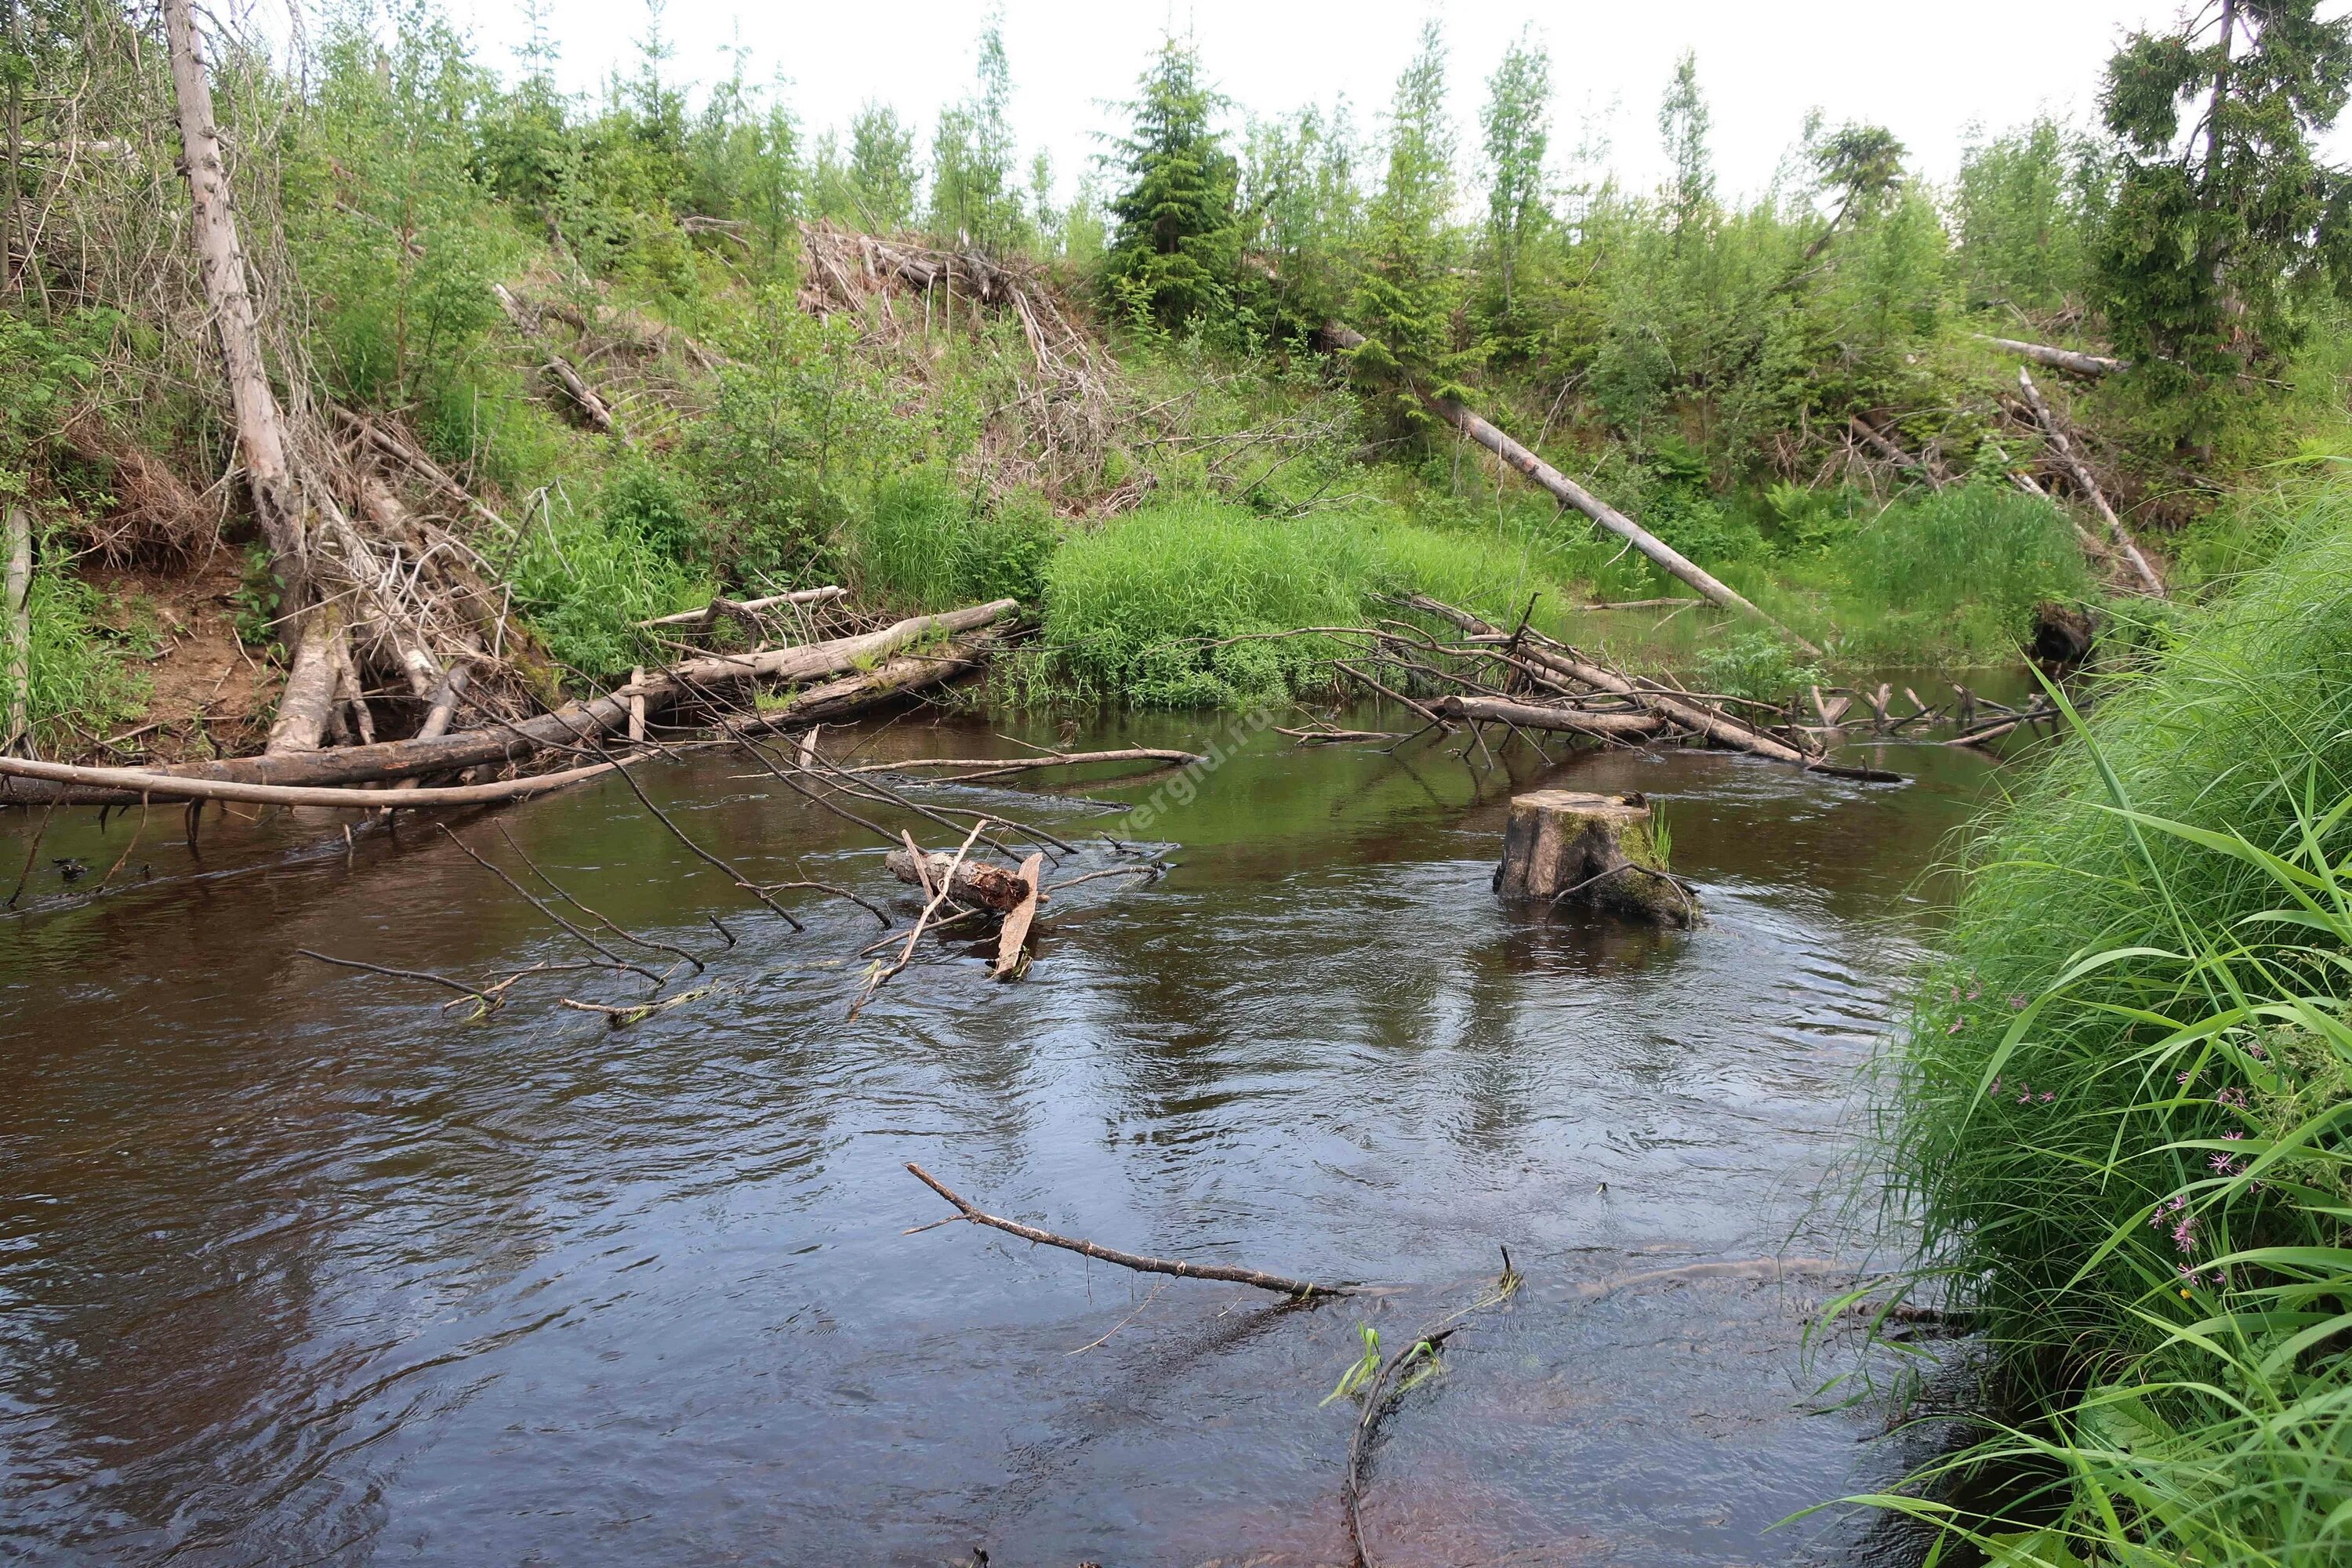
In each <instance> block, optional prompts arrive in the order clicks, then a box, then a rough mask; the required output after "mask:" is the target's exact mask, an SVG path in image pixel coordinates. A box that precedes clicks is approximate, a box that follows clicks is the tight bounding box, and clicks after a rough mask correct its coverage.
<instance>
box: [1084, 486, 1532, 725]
mask: <svg viewBox="0 0 2352 1568" xmlns="http://www.w3.org/2000/svg"><path fill="white" fill-rule="evenodd" d="M1415 590H1418V591H1420V592H1424V593H1429V594H1433V595H1436V596H1438V597H1440V598H1444V599H1446V600H1449V601H1450V602H1453V603H1455V604H1460V605H1465V606H1466V607H1468V608H1470V609H1473V610H1475V611H1477V612H1478V613H1480V614H1482V615H1486V616H1493V617H1495V618H1496V619H1498V620H1499V619H1504V618H1507V617H1513V616H1516V615H1517V613H1518V611H1519V609H1520V608H1521V607H1523V606H1524V605H1525V603H1526V600H1527V598H1528V595H1531V594H1535V593H1538V592H1542V593H1543V594H1545V595H1546V602H1547V603H1548V604H1549V605H1559V603H1560V602H1561V599H1562V595H1561V590H1560V587H1559V584H1558V582H1557V581H1556V580H1555V579H1554V578H1553V577H1552V576H1551V575H1550V574H1549V571H1548V570H1547V569H1546V562H1545V558H1544V556H1543V555H1542V553H1541V552H1539V551H1538V549H1536V548H1535V547H1533V546H1530V545H1524V544H1514V543H1513V542H1510V541H1508V540H1507V539H1505V538H1502V537H1500V536H1498V535H1496V534H1495V533H1492V532H1481V531H1438V530H1435V529H1431V528H1426V527H1423V526H1420V525H1418V524H1416V523H1413V522H1411V521H1405V520H1404V518H1403V517H1402V515H1401V514H1400V513H1398V512H1397V511H1396V510H1394V509H1392V508H1390V507H1386V506H1382V505H1377V504H1374V505H1366V506H1360V507H1358V508H1356V509H1353V510H1346V511H1326V512H1314V513H1309V514H1307V516H1304V517H1295V518H1281V517H1267V516H1262V515H1260V514H1258V513H1255V512H1253V511H1250V510H1246V509H1244V508H1241V507H1237V506H1233V505H1230V504H1226V503H1223V502H1219V501H1214V500H1205V499H1198V498H1193V499H1178V500H1167V501H1162V502H1160V503H1159V504H1156V505H1153V506H1149V507H1146V508H1144V509H1143V510H1139V511H1137V512H1135V513H1133V514H1132V515H1130V516H1128V517H1124V518H1121V519H1119V520H1118V521H1115V522H1111V523H1109V524H1107V525H1105V526H1103V527H1102V528H1099V529H1097V530H1096V531H1093V532H1090V533H1085V534H1080V535H1077V536H1075V537H1073V538H1071V539H1069V540H1067V541H1066V542H1064V544H1063V545H1062V547H1061V549H1060V550H1059V551H1058V552H1055V555H1054V557H1053V558H1052V560H1051V561H1050V562H1049V563H1047V565H1046V568H1045V658H1046V660H1047V661H1048V664H1049V666H1050V675H1051V679H1052V681H1053V683H1055V685H1056V686H1057V687H1058V689H1060V690H1061V691H1063V692H1064V693H1066V694H1068V695H1075V696H1079V697H1087V698H1107V697H1112V696H1124V697H1126V698H1127V699H1128V700H1131V701H1134V702H1136V703H1138V704H1140V705H1144V706H1150V707H1169V708H1194V707H1231V706H1249V705H1254V704H1257V703H1262V702H1267V701H1275V700H1281V699H1283V698H1286V697H1288V696H1290V695H1293V694H1294V693H1297V692H1298V691H1301V690H1304V689H1307V688H1309V687H1312V686H1316V685H1319V684H1321V683H1323V681H1324V680H1325V679H1327V677H1328V662H1327V661H1328V659H1329V658H1332V657H1333V656H1334V655H1337V654H1339V653H1342V652H1344V651H1346V649H1345V648H1343V647H1342V646H1341V645H1340V644H1339V643H1337V642H1335V641H1334V640H1333V639H1330V638H1326V637H1314V636H1302V637H1276V636H1271V635H1269V634H1276V633H1286V632H1293V631H1297V630H1299V629H1301V628H1307V627H1313V626H1356V625H1360V624H1361V623H1362V622H1363V621H1364V620H1365V618H1366V617H1367V616H1370V615H1373V614H1376V613H1392V612H1390V611H1388V610H1386V608H1385V607H1384V606H1381V605H1378V604H1377V603H1376V600H1375V596H1376V595H1382V594H1400V593H1404V592H1409V591H1415ZM1538 620H1539V622H1543V623H1545V624H1546V625H1547V627H1548V629H1554V630H1557V629H1559V620H1558V616H1557V613H1556V612H1554V613H1553V614H1552V615H1549V616H1546V615H1543V614H1541V613H1539V614H1538Z"/></svg>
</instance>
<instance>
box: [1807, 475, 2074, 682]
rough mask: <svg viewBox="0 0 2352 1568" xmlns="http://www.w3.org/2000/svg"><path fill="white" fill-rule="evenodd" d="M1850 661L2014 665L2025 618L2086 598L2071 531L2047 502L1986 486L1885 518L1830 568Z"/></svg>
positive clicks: (1914, 503) (1860, 534) (1904, 504)
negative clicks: (2049, 603)
mask: <svg viewBox="0 0 2352 1568" xmlns="http://www.w3.org/2000/svg"><path fill="white" fill-rule="evenodd" d="M1832 566H1833V567H1836V568H1842V569H1843V574H1844V577H1845V588H1844V591H1843V592H1842V593H1840V594H1839V595H1838V599H1839V605H1838V610H1839V614H1838V616H1837V620H1838V625H1839V627H1840V630H1841V632H1842V633H1843V636H1844V637H1845V640H1846V643H1847V646H1848V648H1849V650H1850V651H1851V652H1853V653H1856V654H1859V655H1861V656H1864V657H1869V658H1890V659H1903V658H1948V657H1952V656H1955V655H1958V656H1961V657H1971V658H2013V657H2015V655H2016V652H2017V650H2018V648H2019V647H2021V646H2022V645H2023V644H2024V643H2025V642H2026V641H2027V639H2028V637H2030V635H2031V632H2032V624H2033V607H2034V605H2037V604H2040V603H2042V601H2044V600H2049V599H2057V600H2080V599H2083V598H2084V597H2086V596H2088V595H2090V593H2091V592H2092V583H2091V577H2090V573H2089V571H2088V570H2087V569H2086V568H2085V567H2084V563H2083V553H2082V550H2081V548H2080V546H2079V545H2077V543H2076V542H2075V540H2074V531H2073V529H2072V528H2071V527H2070V526H2069V525H2068V523H2067V522H2066V520H2065V519H2064V518H2063V517H2062V516H2060V515H2059V513H2058V511H2057V510H2056V509H2055V508H2053V507H2052V506H2051V505H2050V503H2049V502H2047V501H2044V500H2039V499H2037V498H2036V497H2033V496H2029V495H2024V494H2022V493H2021V492H2019V491H2016V490H2013V489H2007V488H2005V487H2001V486H1997V485H1993V484H1990V483H1985V482H1981V481H1979V482H1973V483H1969V484H1967V485H1962V486H1958V487H1956V488H1954V489H1947V490H1941V491H1938V492H1937V493H1936V494H1934V495H1932V496H1928V497H1927V498H1925V499H1922V500H1901V501H1897V502H1895V504H1894V505H1892V506H1890V507H1888V508H1887V509H1886V510H1885V511H1884V512H1883V513H1881V514H1880V516H1879V517H1878V518H1877V520H1876V521H1873V522H1871V523H1868V524H1866V525H1864V527H1862V528H1860V529H1859V530H1857V531H1855V532H1854V534H1853V537H1852V538H1851V539H1850V540H1849V541H1848V542H1846V543H1845V544H1844V545H1843V547H1842V548H1841V549H1840V550H1839V551H1838V552H1836V553H1835V555H1834V556H1833V557H1832Z"/></svg>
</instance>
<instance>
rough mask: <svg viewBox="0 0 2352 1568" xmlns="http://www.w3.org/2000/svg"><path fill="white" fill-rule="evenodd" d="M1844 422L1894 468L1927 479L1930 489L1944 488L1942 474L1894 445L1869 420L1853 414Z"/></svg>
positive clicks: (1865, 444)
mask: <svg viewBox="0 0 2352 1568" xmlns="http://www.w3.org/2000/svg"><path fill="white" fill-rule="evenodd" d="M1846 423H1847V425H1848V426H1850V427H1851V428H1852V429H1853V433H1854V434H1855V435H1857V436H1859V437H1862V440H1863V445H1864V446H1866V447H1869V448H1870V449H1871V450H1872V451H1874V452H1875V453H1877V454H1878V455H1879V456H1880V457H1882V458H1885V459H1886V460H1887V461H1888V462H1890V463H1892V464H1894V465H1895V467H1896V468H1908V469H1910V470H1911V471H1912V472H1913V473H1915V474H1916V475H1918V476H1919V477H1920V478H1921V479H1925V480H1927V486H1928V488H1929V489H1938V490H1939V489H1943V488H1944V479H1943V476H1942V475H1940V474H1938V473H1937V472H1936V470H1935V469H1933V468H1929V467H1928V466H1927V463H1926V462H1925V461H1924V460H1922V459H1921V458H1915V457H1913V456H1912V455H1911V454H1910V453H1908V452H1906V451H1905V450H1904V449H1903V448H1902V447H1898V446H1896V445H1895V442H1894V441H1893V440H1892V439H1891V438H1889V437H1887V436H1886V435H1885V433H1884V432H1882V431H1881V430H1880V429H1879V428H1878V427H1877V426H1874V425H1873V424H1872V423H1871V422H1870V421H1869V420H1867V419H1864V417H1863V416H1861V415H1859V414H1857V415H1855V416H1853V417H1852V418H1851V419H1849V420H1847V421H1846Z"/></svg>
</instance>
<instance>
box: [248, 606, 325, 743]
mask: <svg viewBox="0 0 2352 1568" xmlns="http://www.w3.org/2000/svg"><path fill="white" fill-rule="evenodd" d="M342 637H343V616H342V611H341V609H339V608H337V607H336V606H335V605H320V607H319V608H317V609H316V610H313V611H312V612H311V613H310V614H309V615H308V616H303V617H302V629H301V631H300V632H299V634H297V636H296V637H295V640H294V661H293V664H292V667H291V668H289V670H288V671H287V675H286V688H285V689H284V690H283V691H281V692H279V693H278V716H277V717H276V718H275V719H273V720H272V721H270V725H269V743H268V748H267V749H266V750H265V752H263V756H264V758H265V759H266V758H269V757H286V758H292V757H302V756H308V755H310V754H313V753H316V752H319V751H320V748H321V747H322V746H323V745H324V743H325V742H326V737H327V728H328V726H329V724H330V723H331V722H332V721H333V718H334V711H335V700H336V698H337V697H338V696H339V695H340V694H341V690H342V684H343V663H344V661H343V659H341V658H339V657H337V655H338V651H339V648H338V645H339V644H341V641H342Z"/></svg>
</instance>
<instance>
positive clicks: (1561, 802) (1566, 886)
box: [1495, 789, 1698, 928]
mask: <svg viewBox="0 0 2352 1568" xmlns="http://www.w3.org/2000/svg"><path fill="white" fill-rule="evenodd" d="M1650 821H1651V818H1650V805H1649V802H1647V801H1645V800H1643V798H1642V797H1641V796H1640V795H1584V794H1581V793H1580V792H1578V791H1575V790H1565V789H1548V790H1538V791H1537V792H1536V793H1535V794H1533V795H1513V796H1512V797H1511V815H1510V820H1509V822H1508V823H1507V825H1506V826H1505V827H1504V829H1503V863H1502V864H1501V865H1500V866H1498V867H1496V870H1495V890H1496V892H1497V893H1500V894H1501V895H1502V896H1503V897H1504V898H1505V899H1506V900H1510V901H1513V902H1525V901H1529V900H1542V901H1544V902H1546V903H1550V904H1570V903H1572V904H1581V905H1584V906H1585V907H1587V908H1590V909H1597V910H1608V911H1609V912H1611V913H1612V914H1621V915H1625V916H1628V917H1630V918H1632V919H1634V920H1643V921H1652V922H1654V923H1655V924H1658V925H1665V926H1675V927H1681V928H1687V927H1690V926H1694V925H1696V924H1697V923H1698V900H1697V899H1696V897H1694V896H1693V895H1692V894H1691V892H1690V890H1689V889H1686V888H1685V887H1684V886H1683V885H1682V884H1681V883H1679V882H1677V881H1675V879H1673V878H1672V877H1670V876H1668V875H1667V874H1666V866H1665V859H1664V857H1663V856H1661V855H1660V854H1659V853H1658V848H1657V843H1656V840H1655V839H1654V837H1652V836H1651V832H1650Z"/></svg>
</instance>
